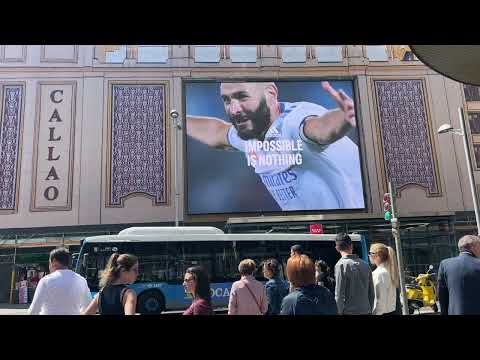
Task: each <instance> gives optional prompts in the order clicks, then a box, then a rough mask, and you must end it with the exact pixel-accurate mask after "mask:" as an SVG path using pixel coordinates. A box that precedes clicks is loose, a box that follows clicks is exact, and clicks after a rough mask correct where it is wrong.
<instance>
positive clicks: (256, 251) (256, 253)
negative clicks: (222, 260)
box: [236, 241, 277, 281]
mask: <svg viewBox="0 0 480 360" xmlns="http://www.w3.org/2000/svg"><path fill="white" fill-rule="evenodd" d="M274 243H275V242H273V241H237V243H236V247H237V252H238V256H239V258H238V262H239V263H240V261H242V260H244V259H252V260H253V261H255V264H256V265H257V270H256V272H255V274H254V276H255V278H256V279H257V280H259V281H266V280H267V279H265V278H264V277H263V271H262V267H263V262H264V261H265V260H267V259H271V258H276V257H277V251H276V250H277V249H276V246H275V244H274ZM237 267H238V264H237ZM237 273H238V271H237ZM238 277H240V273H238Z"/></svg>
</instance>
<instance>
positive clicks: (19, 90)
mask: <svg viewBox="0 0 480 360" xmlns="http://www.w3.org/2000/svg"><path fill="white" fill-rule="evenodd" d="M0 93H1V94H2V103H1V105H0V106H1V109H2V112H1V117H0V213H11V212H15V211H16V209H17V193H18V178H19V172H20V154H21V147H20V141H21V136H22V130H21V129H22V121H23V94H24V87H23V85H19V84H15V85H7V84H5V85H3V86H2V87H1V88H0Z"/></svg>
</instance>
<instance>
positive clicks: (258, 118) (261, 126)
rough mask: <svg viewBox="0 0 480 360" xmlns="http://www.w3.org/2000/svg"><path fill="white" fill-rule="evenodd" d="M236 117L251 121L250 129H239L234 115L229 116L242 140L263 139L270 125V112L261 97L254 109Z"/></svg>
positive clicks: (265, 101)
mask: <svg viewBox="0 0 480 360" xmlns="http://www.w3.org/2000/svg"><path fill="white" fill-rule="evenodd" d="M238 117H240V118H244V117H247V118H248V119H249V120H250V121H251V122H252V129H239V128H238V125H237V123H236V121H235V117H230V120H231V121H232V124H233V126H234V127H235V129H236V130H237V133H238V136H239V137H240V139H242V140H250V139H259V140H263V139H264V137H265V133H266V132H267V130H268V128H269V127H270V119H271V113H270V108H269V107H268V105H267V100H266V99H265V97H263V98H262V99H261V100H260V103H259V104H258V107H257V108H256V109H255V110H254V111H245V112H244V113H242V114H241V115H239V116H238Z"/></svg>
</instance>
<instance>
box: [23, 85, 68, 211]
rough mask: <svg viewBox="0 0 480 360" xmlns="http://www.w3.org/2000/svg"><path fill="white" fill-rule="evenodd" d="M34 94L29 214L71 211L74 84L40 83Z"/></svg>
mask: <svg viewBox="0 0 480 360" xmlns="http://www.w3.org/2000/svg"><path fill="white" fill-rule="evenodd" d="M37 91H38V92H37V123H36V125H35V147H34V149H35V155H34V164H33V171H34V174H33V186H32V190H33V191H32V203H31V210H32V211H49V210H71V208H72V201H71V200H72V199H71V198H72V176H73V148H74V129H75V93H76V83H75V82H55V83H54V82H40V83H39V84H38V87H37Z"/></svg>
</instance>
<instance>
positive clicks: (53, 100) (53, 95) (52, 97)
mask: <svg viewBox="0 0 480 360" xmlns="http://www.w3.org/2000/svg"><path fill="white" fill-rule="evenodd" d="M56 93H60V94H62V95H63V90H53V91H52V92H51V93H50V100H52V102H54V103H55V104H58V103H61V102H62V101H63V99H60V100H55V94H56Z"/></svg>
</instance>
